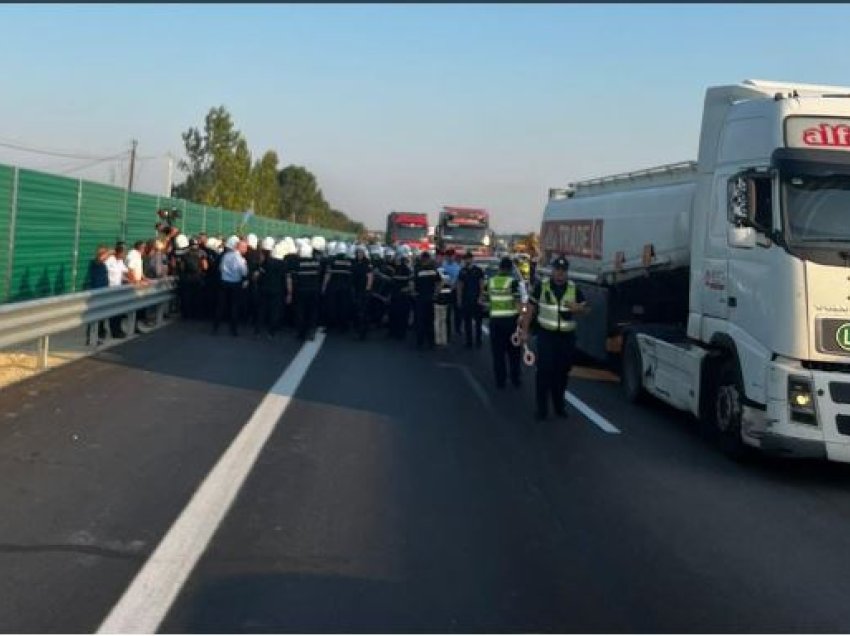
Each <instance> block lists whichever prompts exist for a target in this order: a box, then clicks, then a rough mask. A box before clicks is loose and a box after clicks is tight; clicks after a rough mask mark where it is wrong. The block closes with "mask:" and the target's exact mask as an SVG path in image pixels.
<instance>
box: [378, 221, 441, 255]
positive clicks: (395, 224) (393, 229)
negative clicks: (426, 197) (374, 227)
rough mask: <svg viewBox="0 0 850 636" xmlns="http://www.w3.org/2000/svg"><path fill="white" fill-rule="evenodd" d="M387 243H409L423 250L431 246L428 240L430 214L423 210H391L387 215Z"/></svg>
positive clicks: (396, 244) (396, 245)
mask: <svg viewBox="0 0 850 636" xmlns="http://www.w3.org/2000/svg"><path fill="white" fill-rule="evenodd" d="M386 243H387V245H392V246H393V247H398V246H399V245H409V246H410V247H411V248H414V247H416V248H419V249H420V250H422V251H425V250H428V249H430V248H431V244H430V242H429V241H428V215H427V214H425V213H422V212H390V214H389V215H388V216H387V240H386Z"/></svg>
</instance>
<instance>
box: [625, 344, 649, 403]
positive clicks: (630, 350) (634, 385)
mask: <svg viewBox="0 0 850 636" xmlns="http://www.w3.org/2000/svg"><path fill="white" fill-rule="evenodd" d="M620 381H621V382H622V384H623V391H624V392H625V394H626V399H627V400H628V401H629V402H631V403H632V404H641V403H643V402H645V401H646V391H645V390H644V388H643V360H642V359H641V355H640V346H639V345H638V342H637V338H635V337H634V336H630V337H628V338H626V346H625V347H624V348H623V371H622V376H621V379H620Z"/></svg>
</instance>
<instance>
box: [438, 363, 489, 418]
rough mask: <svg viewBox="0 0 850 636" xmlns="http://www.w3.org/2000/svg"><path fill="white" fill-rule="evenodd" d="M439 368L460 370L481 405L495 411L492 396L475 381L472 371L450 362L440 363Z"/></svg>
mask: <svg viewBox="0 0 850 636" xmlns="http://www.w3.org/2000/svg"><path fill="white" fill-rule="evenodd" d="M437 366H438V367H443V368H445V369H458V370H460V372H461V373H463V377H465V378H466V381H467V382H469V385H470V386H471V387H472V390H473V391H474V392H475V394H476V395H477V396H478V399H479V400H481V403H482V404H483V405H484V406H485V407H486V408H488V409H490V410H493V405H492V403H491V402H490V396H489V395H487V391H485V390H484V387H482V386H481V385H480V384H479V383H478V380H476V379H475V376H473V375H472V371H470V370H469V369H468V368H466V367H465V366H463V365H462V364H451V363H449V362H440V363H438V364H437Z"/></svg>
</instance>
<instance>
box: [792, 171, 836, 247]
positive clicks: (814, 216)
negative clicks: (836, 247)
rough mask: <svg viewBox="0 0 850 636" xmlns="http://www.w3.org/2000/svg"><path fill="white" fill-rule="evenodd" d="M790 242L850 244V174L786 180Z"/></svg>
mask: <svg viewBox="0 0 850 636" xmlns="http://www.w3.org/2000/svg"><path fill="white" fill-rule="evenodd" d="M782 188H783V190H784V199H785V206H786V215H787V222H788V230H789V232H788V234H789V236H788V239H789V241H792V242H795V243H799V242H812V243H817V242H827V243H834V242H841V243H843V242H847V243H850V175H830V176H810V175H805V174H799V175H797V174H795V175H786V176H785V177H784V178H783V179H782Z"/></svg>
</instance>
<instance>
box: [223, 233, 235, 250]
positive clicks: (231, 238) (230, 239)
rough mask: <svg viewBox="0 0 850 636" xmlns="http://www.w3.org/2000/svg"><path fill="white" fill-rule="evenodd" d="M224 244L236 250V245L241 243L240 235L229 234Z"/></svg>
mask: <svg viewBox="0 0 850 636" xmlns="http://www.w3.org/2000/svg"><path fill="white" fill-rule="evenodd" d="M224 245H225V247H226V248H227V249H229V250H235V249H236V246H237V245H239V237H238V236H236V235H235V234H232V235H231V236H228V237H227V241H225V243H224Z"/></svg>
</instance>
